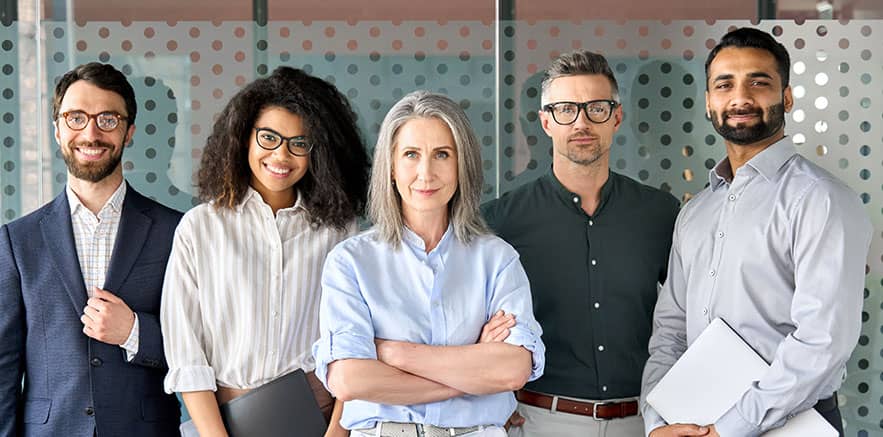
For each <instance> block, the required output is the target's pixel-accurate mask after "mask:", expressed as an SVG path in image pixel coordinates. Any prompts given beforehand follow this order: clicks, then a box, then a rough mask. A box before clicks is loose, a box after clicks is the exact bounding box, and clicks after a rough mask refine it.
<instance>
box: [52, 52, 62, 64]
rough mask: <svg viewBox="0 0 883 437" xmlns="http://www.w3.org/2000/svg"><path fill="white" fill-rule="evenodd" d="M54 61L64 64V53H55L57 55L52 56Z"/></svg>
mask: <svg viewBox="0 0 883 437" xmlns="http://www.w3.org/2000/svg"><path fill="white" fill-rule="evenodd" d="M52 60H53V61H55V62H58V63H61V62H64V53H62V52H55V54H54V55H52Z"/></svg>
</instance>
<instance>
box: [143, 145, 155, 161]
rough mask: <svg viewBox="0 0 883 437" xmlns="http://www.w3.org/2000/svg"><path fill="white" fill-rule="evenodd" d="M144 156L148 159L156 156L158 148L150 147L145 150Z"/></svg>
mask: <svg viewBox="0 0 883 437" xmlns="http://www.w3.org/2000/svg"><path fill="white" fill-rule="evenodd" d="M144 156H146V157H147V159H153V158H156V149H154V148H153V147H148V148H147V150H145V151H144Z"/></svg>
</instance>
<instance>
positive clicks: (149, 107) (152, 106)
mask: <svg viewBox="0 0 883 437" xmlns="http://www.w3.org/2000/svg"><path fill="white" fill-rule="evenodd" d="M144 109H146V110H148V111H153V110H154V109H156V102H154V101H153V100H147V101H145V102H144Z"/></svg>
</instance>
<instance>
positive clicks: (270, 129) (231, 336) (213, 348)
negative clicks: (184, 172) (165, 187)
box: [161, 67, 368, 437]
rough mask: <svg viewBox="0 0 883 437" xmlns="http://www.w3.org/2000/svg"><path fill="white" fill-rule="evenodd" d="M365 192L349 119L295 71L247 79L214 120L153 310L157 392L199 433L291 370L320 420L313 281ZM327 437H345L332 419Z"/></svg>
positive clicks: (213, 432)
mask: <svg viewBox="0 0 883 437" xmlns="http://www.w3.org/2000/svg"><path fill="white" fill-rule="evenodd" d="M367 182H368V157H367V154H366V152H365V150H364V146H363V142H362V139H361V137H360V135H359V131H358V128H357V127H356V124H355V114H354V113H353V111H352V108H351V107H350V105H349V103H348V102H347V100H346V98H345V97H344V96H343V95H341V94H340V92H339V91H338V90H337V89H336V88H335V87H334V86H333V85H331V84H329V83H327V82H325V81H323V80H321V79H318V78H315V77H312V76H310V75H308V74H306V73H304V72H303V71H301V70H297V69H293V68H289V67H280V68H278V69H277V70H276V71H274V72H273V74H272V75H271V76H269V77H267V78H262V79H258V80H255V81H254V82H252V83H251V84H249V85H248V86H246V87H245V88H244V89H242V90H241V91H240V92H239V93H237V94H236V95H235V96H234V97H233V98H232V99H231V100H230V102H229V103H228V104H227V106H226V107H225V108H224V110H223V111H222V112H221V113H220V115H219V116H218V118H217V121H216V122H215V125H214V128H213V130H212V133H211V135H210V136H209V138H208V141H207V144H206V146H205V149H204V151H203V155H202V162H201V164H200V169H199V173H198V187H199V196H200V198H201V199H202V200H203V201H204V202H207V203H204V204H202V205H199V206H197V207H195V208H193V209H192V210H190V211H189V212H187V214H185V215H184V218H183V219H182V220H181V224H180V225H179V226H178V228H177V230H176V232H175V239H174V244H173V247H172V254H171V256H170V258H169V264H168V268H167V270H166V277H165V284H164V287H163V298H162V308H161V324H162V330H163V334H164V342H165V345H164V349H165V353H166V359H167V360H168V365H169V373H168V375H167V376H166V378H165V390H166V392H168V393H172V392H180V393H181V394H182V397H183V399H184V404H185V405H186V406H187V409H188V411H189V413H190V416H191V417H192V418H193V424H194V425H195V426H196V428H197V429H198V431H199V434H200V435H201V436H203V437H205V436H223V435H226V434H227V432H226V430H225V428H224V424H223V422H222V420H221V416H220V413H219V408H218V406H219V404H223V403H225V402H227V401H230V400H232V399H233V398H236V397H238V396H241V395H243V394H245V393H246V392H248V391H249V390H252V389H255V388H257V387H260V386H261V385H263V384H266V383H268V382H270V381H272V380H274V379H276V378H279V377H280V376H283V375H286V374H288V373H290V372H293V371H295V370H297V369H303V370H304V371H305V372H309V373H308V380H310V383H311V385H312V386H313V390H314V392H315V394H316V400H317V402H318V403H319V405H320V406H321V407H323V412H325V413H326V418H327V417H328V414H329V413H330V410H331V405H332V404H333V401H332V399H331V397H330V395H328V393H327V392H325V391H324V389H323V388H322V387H321V384H319V383H318V381H317V380H316V379H315V377H314V376H313V373H312V370H313V369H314V368H315V361H314V360H313V358H312V356H311V353H310V345H311V344H312V343H313V342H314V341H316V340H317V339H318V338H319V318H318V311H319V294H320V282H319V280H320V274H321V270H322V264H323V263H324V260H325V256H326V255H327V254H328V252H329V251H330V250H331V249H332V248H333V247H334V245H335V244H337V243H338V242H340V241H342V240H343V239H345V238H346V237H348V236H350V235H352V234H354V233H355V232H356V230H357V224H356V219H357V217H358V216H359V215H360V214H361V212H362V211H363V209H364V207H365V202H366V192H365V190H366V186H367ZM335 415H336V416H338V415H339V408H336V409H335ZM335 433H343V434H341V435H345V431H344V430H343V429H342V428H340V427H339V425H338V420H336V419H333V420H332V425H331V426H330V427H329V431H328V433H327V434H326V435H337V434H335Z"/></svg>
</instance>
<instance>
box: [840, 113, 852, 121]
mask: <svg viewBox="0 0 883 437" xmlns="http://www.w3.org/2000/svg"><path fill="white" fill-rule="evenodd" d="M837 118H839V119H840V121H846V120H848V119H849V112H848V111H840V112H839V113H837Z"/></svg>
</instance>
